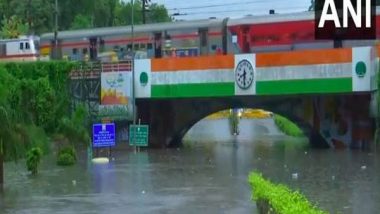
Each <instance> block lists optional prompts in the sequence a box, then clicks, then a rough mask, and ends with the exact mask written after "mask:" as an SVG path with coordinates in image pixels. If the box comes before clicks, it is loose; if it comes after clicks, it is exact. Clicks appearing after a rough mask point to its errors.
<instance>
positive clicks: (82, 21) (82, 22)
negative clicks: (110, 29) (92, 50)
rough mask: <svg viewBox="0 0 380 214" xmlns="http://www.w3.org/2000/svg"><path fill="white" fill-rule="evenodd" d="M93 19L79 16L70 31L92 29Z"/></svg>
mask: <svg viewBox="0 0 380 214" xmlns="http://www.w3.org/2000/svg"><path fill="white" fill-rule="evenodd" d="M91 27H92V23H91V17H90V16H86V15H81V14H78V15H76V16H75V18H74V20H73V22H72V23H71V26H70V29H72V30H76V29H86V28H91Z"/></svg>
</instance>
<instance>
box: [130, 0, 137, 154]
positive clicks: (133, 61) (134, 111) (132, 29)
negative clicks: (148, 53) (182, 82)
mask: <svg viewBox="0 0 380 214" xmlns="http://www.w3.org/2000/svg"><path fill="white" fill-rule="evenodd" d="M131 2H132V11H131V14H132V17H131V21H132V23H131V31H132V32H131V34H132V38H131V40H132V48H131V51H132V64H131V65H132V117H133V127H136V100H135V50H134V48H135V45H134V36H135V35H134V26H133V25H134V2H133V0H131ZM136 131H137V130H134V132H133V142H132V143H133V145H134V146H135V152H136Z"/></svg>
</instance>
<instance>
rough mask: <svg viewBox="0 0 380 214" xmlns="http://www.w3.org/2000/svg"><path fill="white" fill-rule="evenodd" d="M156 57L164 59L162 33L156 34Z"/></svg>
mask: <svg viewBox="0 0 380 214" xmlns="http://www.w3.org/2000/svg"><path fill="white" fill-rule="evenodd" d="M154 57H155V58H161V57H162V33H161V32H160V33H155V34H154Z"/></svg>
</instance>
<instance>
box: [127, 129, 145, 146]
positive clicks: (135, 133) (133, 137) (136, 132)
mask: <svg viewBox="0 0 380 214" xmlns="http://www.w3.org/2000/svg"><path fill="white" fill-rule="evenodd" d="M148 142H149V126H148V125H130V126H129V145H130V146H137V147H147V146H148Z"/></svg>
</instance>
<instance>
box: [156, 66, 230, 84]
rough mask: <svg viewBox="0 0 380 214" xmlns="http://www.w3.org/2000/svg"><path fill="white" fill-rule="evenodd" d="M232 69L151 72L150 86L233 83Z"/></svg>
mask: <svg viewBox="0 0 380 214" xmlns="http://www.w3.org/2000/svg"><path fill="white" fill-rule="evenodd" d="M234 81H235V79H234V72H233V71H232V69H215V70H214V69H213V70H191V71H179V72H173V71H169V72H165V71H164V72H152V85H168V84H189V83H218V82H234Z"/></svg>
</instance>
